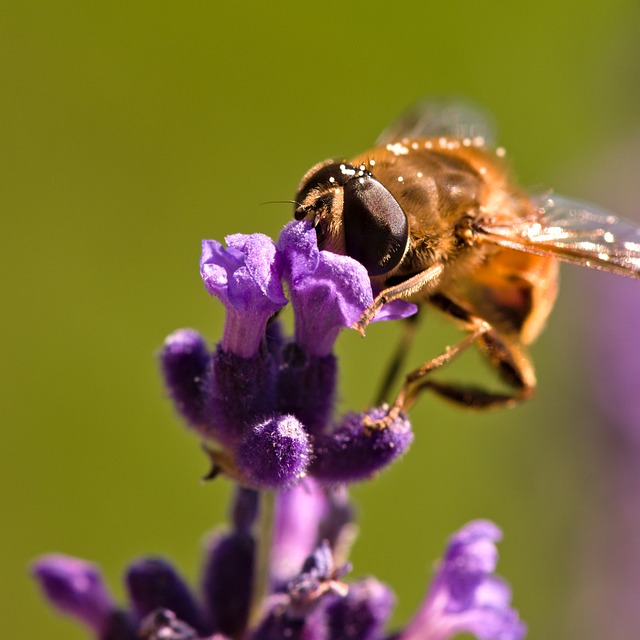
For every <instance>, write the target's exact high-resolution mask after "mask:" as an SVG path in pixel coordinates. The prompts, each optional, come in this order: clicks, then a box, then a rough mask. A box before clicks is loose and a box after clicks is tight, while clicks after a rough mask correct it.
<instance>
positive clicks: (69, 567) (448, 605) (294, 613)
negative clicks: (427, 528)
mask: <svg viewBox="0 0 640 640" xmlns="http://www.w3.org/2000/svg"><path fill="white" fill-rule="evenodd" d="M256 499H257V493H256V492H254V491H252V490H247V489H239V490H238V491H237V492H236V496H235V501H234V506H233V509H232V512H233V518H232V527H231V529H230V530H226V531H225V532H223V533H218V534H216V535H214V537H213V538H212V540H211V542H210V544H209V546H208V549H207V553H206V556H205V560H204V563H203V576H202V585H203V588H202V594H201V597H200V598H197V597H196V595H195V594H194V593H193V592H192V591H191V590H190V589H189V587H187V586H186V584H185V583H184V581H183V580H182V579H181V578H180V577H179V575H178V574H177V572H176V571H175V570H174V569H173V568H172V567H171V565H170V564H169V563H167V562H166V561H161V560H158V559H143V560H139V561H137V562H135V563H133V564H132V565H131V566H130V567H129V569H128V571H127V580H126V582H127V590H128V593H129V600H130V602H129V606H128V610H127V611H126V612H122V611H120V610H118V609H117V608H116V606H115V605H114V603H113V601H112V599H111V598H110V596H108V594H107V592H106V589H105V587H104V586H103V584H102V581H101V579H100V577H99V574H98V573H97V571H96V569H95V568H93V567H92V565H89V564H88V563H86V562H84V561H80V560H76V559H73V558H67V557H65V558H61V557H60V556H45V557H44V558H42V559H40V560H39V561H38V562H37V563H36V564H35V567H34V575H35V576H36V578H37V579H38V580H39V582H40V584H41V586H42V588H43V591H44V592H45V595H46V596H47V598H48V599H49V600H50V601H51V602H52V604H54V605H55V606H56V607H57V608H59V609H61V610H62V611H64V612H65V613H68V614H70V615H72V616H73V617H75V618H76V619H78V620H79V621H80V622H82V623H84V624H85V625H86V626H87V627H88V628H89V629H90V631H91V632H92V636H93V637H94V638H99V639H101V640H102V639H106V638H117V639H119V640H133V639H134V638H136V637H139V636H137V635H136V634H137V630H142V631H144V632H145V633H146V634H147V637H151V638H157V639H158V640H160V638H162V639H164V638H173V639H175V640H187V639H191V640H197V639H200V640H205V639H208V640H212V639H213V638H218V639H220V638H230V639H233V640H240V639H243V640H281V639H282V638H287V639H289V640H297V639H299V640H303V639H304V640H350V639H351V640H383V639H385V638H387V637H388V635H387V633H386V632H385V630H384V627H385V624H386V622H387V620H388V618H389V616H390V614H391V611H392V608H393V603H394V596H393V593H392V592H391V590H390V589H389V588H388V587H387V586H385V585H384V584H382V583H381V582H379V581H377V580H375V579H374V578H364V579H362V580H359V581H356V582H353V583H351V584H348V583H347V582H345V581H344V580H343V578H344V576H345V574H346V573H347V572H348V571H349V569H350V566H349V564H348V563H347V562H346V561H344V560H343V559H341V557H340V547H341V545H340V544H337V543H336V542H334V544H331V543H330V542H329V541H328V540H326V539H322V537H321V533H322V531H323V530H325V526H326V523H327V522H330V521H333V522H336V517H335V516H336V513H335V512H336V509H338V508H339V506H338V505H339V502H338V503H337V502H335V501H334V500H333V499H332V490H327V489H324V488H322V487H321V486H320V485H319V484H317V483H314V482H312V481H308V483H307V485H306V486H304V487H303V486H301V487H296V488H295V489H290V490H286V491H283V492H281V493H280V494H279V495H278V497H277V504H276V510H275V511H276V514H277V515H276V522H275V527H274V531H275V534H274V537H273V541H272V545H271V553H270V554H269V557H270V562H269V570H270V574H271V579H270V581H269V584H270V585H271V586H270V588H269V590H268V592H267V594H266V597H265V599H264V600H263V601H261V602H258V603H255V602H254V610H255V611H256V612H258V615H257V616H256V617H255V619H253V620H252V619H251V617H250V605H251V603H252V597H253V594H254V588H255V585H254V584H253V578H254V576H255V575H256V573H255V570H256V566H255V562H256V556H255V544H256V542H257V534H258V532H257V527H256V524H257V520H256V516H257V509H256V507H257V503H256ZM292 523H295V524H297V527H296V533H297V534H298V535H292V532H290V531H289V530H288V526H289V525H290V524H292ZM349 524H350V523H349V522H347V521H343V524H342V526H341V527H339V529H341V530H342V531H337V535H336V536H334V541H337V540H339V539H340V538H341V535H342V534H343V533H344V530H345V529H347V528H348V526H349ZM499 537H500V531H499V529H498V528H497V527H496V526H495V525H493V524H492V523H490V522H485V521H477V522H472V523H470V524H469V525H467V526H466V527H464V528H463V529H461V530H460V531H459V532H458V533H457V534H455V535H454V536H453V537H452V538H451V540H450V542H449V545H448V547H447V550H446V552H445V556H444V558H443V560H442V562H441V564H440V567H439V569H438V570H437V572H436V574H435V576H434V579H433V580H432V583H431V586H430V588H429V590H428V592H427V597H426V599H425V602H424V603H423V605H422V606H421V608H420V610H419V611H418V613H417V614H416V616H415V617H414V619H413V620H412V621H411V622H410V623H409V624H408V625H407V626H406V627H405V628H404V629H403V630H401V631H400V632H398V633H396V634H394V636H393V637H394V638H395V639H396V640H414V639H420V640H446V639H448V638H452V637H453V636H454V635H455V634H456V633H459V632H463V631H467V632H470V633H473V634H474V635H475V636H476V637H477V638H479V639H480V640H520V638H523V637H524V632H525V628H524V625H523V624H522V622H520V620H519V619H518V615H517V613H516V612H515V611H514V610H513V609H512V608H511V607H510V605H509V600H510V594H509V590H508V587H507V586H506V584H505V583H504V582H503V581H502V580H501V579H500V578H497V577H496V576H495V575H493V571H494V569H495V565H496V561H497V553H496V549H495V542H496V541H497V539H498V538H499ZM302 554H306V555H305V557H304V559H302V560H301V561H300V562H299V563H298V564H297V566H296V567H295V569H294V566H293V564H283V560H284V559H287V558H288V559H290V560H293V559H295V558H297V559H298V560H300V559H301V558H302V557H303V556H302ZM200 603H202V604H200ZM113 620H120V621H127V622H128V625H121V626H120V628H119V630H118V635H107V631H108V630H109V625H110V624H112V622H113Z"/></svg>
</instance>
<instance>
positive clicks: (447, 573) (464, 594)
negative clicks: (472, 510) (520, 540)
mask: <svg viewBox="0 0 640 640" xmlns="http://www.w3.org/2000/svg"><path fill="white" fill-rule="evenodd" d="M500 537H501V532H500V529H499V528H498V527H497V526H496V525H494V524H493V523H492V522H488V521H486V520H478V521H475V522H471V523H469V524H468V525H466V526H465V527H463V528H462V529H461V530H460V531H458V532H457V533H456V534H454V535H453V536H452V537H451V539H450V541H449V545H448V546H447V550H446V552H445V555H444V558H443V561H442V564H441V565H440V567H439V569H438V571H437V573H436V575H435V577H434V579H433V581H432V584H431V587H430V589H429V592H428V593H427V597H426V599H425V601H424V603H423V605H422V607H421V608H420V610H419V611H418V613H417V614H416V616H415V617H414V619H413V620H412V621H411V623H410V624H409V625H408V626H407V628H406V629H405V630H404V631H402V632H401V633H400V634H399V635H398V637H397V640H446V639H448V638H451V637H453V636H454V635H456V634H458V633H462V632H466V633H472V634H474V635H475V636H476V637H477V638H480V640H520V639H521V638H523V637H524V635H525V633H526V627H525V625H524V624H523V623H522V622H521V621H520V619H519V617H518V613H517V612H516V611H515V610H514V609H512V608H511V607H510V601H511V592H510V590H509V587H508V585H507V584H506V583H505V582H504V581H503V580H502V579H500V578H498V577H496V576H494V575H493V571H494V569H495V566H496V562H497V551H496V548H495V543H496V542H497V541H498V540H499V539H500Z"/></svg>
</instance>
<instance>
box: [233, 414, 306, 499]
mask: <svg viewBox="0 0 640 640" xmlns="http://www.w3.org/2000/svg"><path fill="white" fill-rule="evenodd" d="M310 455H311V445H310V443H309V436H308V435H307V433H306V432H305V430H304V429H303V428H302V425H301V424H300V423H299V422H298V420H296V418H294V417H293V416H291V415H284V416H275V417H273V418H268V419H267V420H265V421H264V422H261V423H260V424H258V425H256V426H255V427H254V428H253V429H252V430H251V431H249V433H247V434H246V436H245V439H244V441H243V442H242V444H241V445H240V447H239V448H238V454H237V464H238V468H239V469H240V471H241V472H242V473H243V474H244V476H245V477H246V478H247V479H248V480H249V481H250V482H251V483H252V484H253V485H254V486H256V487H264V488H279V487H288V486H291V485H293V484H295V483H296V482H297V481H298V480H300V478H302V477H303V476H304V475H305V474H306V470H307V466H308V464H309V459H310Z"/></svg>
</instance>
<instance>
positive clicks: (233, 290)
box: [161, 222, 415, 488]
mask: <svg viewBox="0 0 640 640" xmlns="http://www.w3.org/2000/svg"><path fill="white" fill-rule="evenodd" d="M227 244H228V247H227V248H226V249H225V248H223V247H222V245H220V243H218V242H215V241H205V242H204V243H203V254H202V259H201V263H200V270H201V274H202V278H203V280H204V283H205V286H206V288H207V291H209V293H210V294H211V295H213V296H216V297H218V298H219V299H220V300H221V301H222V303H223V304H224V306H225V308H226V320H225V329H224V335H223V338H222V340H221V342H220V343H219V344H218V345H217V346H216V348H215V349H214V350H213V352H212V353H211V355H209V354H208V352H207V350H206V349H205V347H204V340H203V339H202V338H201V337H200V336H199V335H198V334H197V333H196V332H194V331H190V330H184V329H183V330H180V331H178V332H176V333H174V334H172V335H171V336H169V338H167V340H166V342H165V345H164V348H163V350H162V354H161V362H162V370H163V373H164V377H165V382H166V385H167V389H168V391H169V394H170V396H171V397H172V399H173V401H174V403H175V404H176V408H177V410H178V411H179V413H181V414H182V416H183V417H184V418H185V419H186V421H187V423H188V424H189V426H191V427H193V428H195V429H196V430H197V431H198V433H199V434H200V435H201V436H202V438H203V439H204V440H205V442H206V446H207V450H208V451H209V455H210V456H211V460H212V462H213V466H214V472H213V474H214V475H215V474H216V473H218V472H222V473H224V474H226V475H228V476H230V477H231V478H233V479H235V480H236V481H238V482H240V483H241V484H243V485H245V486H250V487H256V488H279V487H288V486H292V485H294V484H296V483H297V482H299V481H300V479H301V478H304V477H305V476H308V475H311V476H314V477H316V478H318V479H321V480H322V481H323V482H325V483H327V484H337V483H342V482H354V481H356V480H363V479H367V478H369V477H371V476H373V475H374V474H375V473H376V472H378V471H379V470H380V469H382V468H383V467H385V466H386V465H387V464H389V463H390V462H392V461H393V460H394V459H397V458H398V457H400V456H401V455H402V454H403V453H404V452H405V451H406V449H407V448H408V446H409V445H410V443H411V439H412V435H411V431H410V426H409V422H408V420H407V419H406V416H404V415H400V416H399V417H398V418H397V420H396V421H395V422H394V423H392V424H391V425H390V426H389V427H388V428H387V429H384V430H381V431H380V432H379V433H377V434H374V433H370V432H368V431H367V430H366V429H365V428H364V426H363V420H364V419H365V418H366V417H367V416H369V415H370V414H371V411H367V412H365V413H362V414H349V415H347V416H345V417H344V418H342V419H341V420H338V421H336V422H335V423H333V420H332V418H333V410H334V398H335V393H336V382H337V374H338V371H337V362H336V359H335V356H334V355H333V345H334V343H335V341H336V338H337V337H338V334H339V332H340V331H341V330H342V329H344V328H345V327H351V326H352V325H353V324H354V323H355V322H356V321H357V319H358V318H359V317H360V315H361V314H362V312H363V311H364V310H365V309H366V308H367V307H368V306H369V305H370V304H371V303H372V301H373V294H372V291H371V283H370V281H369V277H368V275H367V272H366V270H365V269H364V267H363V266H362V265H361V264H360V263H358V262H356V261H355V260H353V259H352V258H349V257H346V256H339V255H336V254H333V253H330V252H327V251H320V250H319V249H318V246H317V241H316V236H315V231H314V230H313V228H312V227H311V226H310V225H309V224H308V223H306V222H293V223H291V224H289V225H287V227H285V229H284V230H283V232H282V234H281V235H280V238H279V240H278V243H277V244H274V243H273V242H272V241H271V240H270V239H269V238H268V237H266V236H264V235H261V234H253V235H250V236H242V235H233V236H229V237H228V238H227ZM282 281H284V283H285V284H286V286H287V288H288V291H289V294H290V297H291V302H292V306H293V313H294V319H295V337H294V339H293V340H286V339H283V338H282V336H281V335H280V333H279V331H278V330H274V329H275V327H277V322H276V321H274V320H273V317H274V316H275V314H277V313H278V312H279V311H280V310H281V309H282V307H283V306H284V305H285V304H286V298H285V297H284V293H283V286H282ZM414 311H415V306H414V305H411V304H408V303H405V302H403V301H396V302H394V303H393V304H391V305H388V307H385V308H383V309H382V311H381V312H380V313H379V314H378V316H377V317H376V318H375V319H376V320H380V319H393V318H400V317H405V316H407V315H410V314H411V313H413V312H414ZM270 319H271V320H270ZM373 411H374V414H375V415H380V416H382V415H383V412H384V409H383V408H378V409H374V410H373Z"/></svg>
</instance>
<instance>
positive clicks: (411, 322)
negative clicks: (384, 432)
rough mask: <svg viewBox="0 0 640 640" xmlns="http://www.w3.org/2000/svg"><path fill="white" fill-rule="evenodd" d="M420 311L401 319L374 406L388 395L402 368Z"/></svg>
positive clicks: (413, 336)
mask: <svg viewBox="0 0 640 640" xmlns="http://www.w3.org/2000/svg"><path fill="white" fill-rule="evenodd" d="M420 311H421V309H420V308H419V309H418V312H417V313H415V314H414V315H412V316H409V317H408V318H405V320H404V321H403V324H402V335H401V336H400V341H399V342H398V344H397V346H396V350H395V353H394V354H393V357H392V358H391V360H390V361H389V364H388V365H387V369H386V372H385V374H384V377H383V378H382V382H381V384H380V388H379V389H378V393H377V395H376V400H375V402H374V405H376V406H379V405H381V404H382V403H383V402H384V401H385V399H386V397H387V396H388V395H389V391H390V390H391V387H392V386H393V383H394V382H395V380H396V378H397V377H398V374H399V373H400V371H401V370H402V365H403V364H404V361H405V359H406V357H407V354H408V353H409V350H410V349H411V345H412V344H413V340H414V338H415V337H416V333H417V330H418V321H419V320H420Z"/></svg>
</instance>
